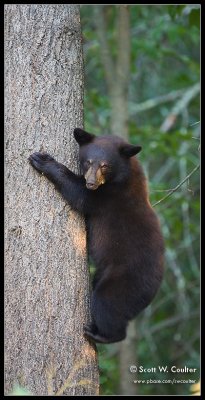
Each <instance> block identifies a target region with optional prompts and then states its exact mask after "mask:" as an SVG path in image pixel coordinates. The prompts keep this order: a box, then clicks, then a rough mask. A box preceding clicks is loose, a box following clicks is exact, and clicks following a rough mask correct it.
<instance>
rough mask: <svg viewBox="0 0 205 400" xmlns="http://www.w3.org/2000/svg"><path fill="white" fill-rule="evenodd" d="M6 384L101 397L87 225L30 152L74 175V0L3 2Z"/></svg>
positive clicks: (77, 92) (77, 116)
mask: <svg viewBox="0 0 205 400" xmlns="http://www.w3.org/2000/svg"><path fill="white" fill-rule="evenodd" d="M5 39H6V40H5V105H6V116H5V124H6V192H5V205H6V215H5V217H6V221H5V228H6V241H5V244H6V246H5V247H6V248H5V261H6V267H5V313H6V318H5V343H6V348H5V390H6V393H8V392H9V391H10V390H11V388H12V386H13V384H14V383H15V382H18V383H19V384H20V385H21V386H23V387H26V388H28V389H29V390H30V391H31V392H32V394H34V395H48V394H50V395H51V394H57V395H93V394H96V393H98V368H97V360H96V352H95V347H93V346H92V345H90V344H89V343H88V342H87V341H86V340H85V338H84V337H83V324H85V323H87V322H88V320H89V319H90V312H89V301H90V300H89V299H90V296H89V275H88V269H87V262H86V261H87V260H86V258H87V257H86V241H85V229H84V221H83V219H82V218H80V217H79V215H77V214H76V213H75V212H73V211H72V210H71V209H70V207H69V206H68V205H66V204H65V201H64V200H63V199H62V198H61V196H60V195H59V194H58V193H57V192H56V190H55V189H54V187H53V185H52V184H51V183H49V182H48V180H46V178H45V177H43V176H40V175H39V174H38V173H37V172H36V171H35V170H34V169H33V168H32V167H31V166H30V165H29V162H28V156H29V155H30V154H31V153H32V152H34V151H39V150H43V151H46V152H48V153H50V154H51V155H53V156H55V157H56V159H57V160H58V161H60V162H62V163H65V164H66V165H67V166H68V167H70V168H71V169H72V170H73V171H74V172H77V171H78V163H77V154H78V149H77V144H76V143H75V141H74V138H73V135H72V132H73V128H75V127H82V126H83V66H82V44H81V31H80V17H79V6H78V5H67V4H28V5H25V4H16V5H15V4H9V5H5Z"/></svg>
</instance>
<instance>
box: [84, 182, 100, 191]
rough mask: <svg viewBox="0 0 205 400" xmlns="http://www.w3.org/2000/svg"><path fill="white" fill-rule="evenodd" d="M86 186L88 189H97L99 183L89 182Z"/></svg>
mask: <svg viewBox="0 0 205 400" xmlns="http://www.w3.org/2000/svg"><path fill="white" fill-rule="evenodd" d="M86 187H87V189H91V190H95V189H97V187H98V185H96V183H92V182H87V183H86Z"/></svg>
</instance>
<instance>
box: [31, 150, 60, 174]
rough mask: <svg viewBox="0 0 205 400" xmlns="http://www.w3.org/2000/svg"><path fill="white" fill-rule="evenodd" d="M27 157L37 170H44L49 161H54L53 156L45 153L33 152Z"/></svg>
mask: <svg viewBox="0 0 205 400" xmlns="http://www.w3.org/2000/svg"><path fill="white" fill-rule="evenodd" d="M28 159H29V161H30V163H31V165H32V166H33V167H34V168H35V169H37V171H39V172H46V171H47V167H48V165H49V163H50V162H52V161H55V160H54V158H53V157H51V156H50V155H49V154H46V153H33V154H31V155H30V156H29V158H28Z"/></svg>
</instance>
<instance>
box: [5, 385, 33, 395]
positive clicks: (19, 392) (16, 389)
mask: <svg viewBox="0 0 205 400" xmlns="http://www.w3.org/2000/svg"><path fill="white" fill-rule="evenodd" d="M10 396H32V393H31V392H30V391H29V390H27V389H25V388H24V387H22V386H19V385H17V384H16V385H14V387H13V390H12V392H11V393H10Z"/></svg>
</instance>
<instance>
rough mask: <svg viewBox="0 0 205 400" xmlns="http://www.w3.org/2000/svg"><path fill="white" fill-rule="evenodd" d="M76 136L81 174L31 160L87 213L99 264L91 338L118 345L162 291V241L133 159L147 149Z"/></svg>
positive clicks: (43, 157) (46, 160)
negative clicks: (136, 317) (133, 323)
mask: <svg viewBox="0 0 205 400" xmlns="http://www.w3.org/2000/svg"><path fill="white" fill-rule="evenodd" d="M74 136H75V139H76V141H77V142H78V144H79V145H80V150H79V155H80V165H81V169H82V175H80V176H78V175H75V174H74V173H73V172H71V171H70V170H69V169H68V168H66V167H65V166H64V165H62V164H60V163H58V162H57V161H55V160H54V158H53V157H51V156H50V155H48V154H45V153H34V154H32V155H31V156H30V157H29V160H30V163H31V165H32V166H33V167H34V168H35V169H37V170H38V171H40V172H41V173H43V174H44V175H45V176H46V177H47V178H48V179H49V180H50V181H51V182H53V183H54V185H55V187H56V189H57V190H58V191H60V193H61V194H62V195H63V196H64V198H65V199H66V200H67V201H68V203H69V204H70V205H71V207H72V208H73V209H75V210H77V211H78V212H80V213H82V214H83V215H84V216H85V221H86V228H87V243H88V253H89V256H90V257H91V259H92V261H93V263H94V265H95V266H96V273H95V276H94V281H93V293H92V300H91V312H92V324H91V325H90V326H86V327H85V329H84V332H85V335H86V336H88V337H90V338H91V339H93V340H95V341H96V342H100V343H112V342H118V341H120V340H123V339H124V338H125V336H126V328H127V324H128V321H129V320H131V319H133V318H134V317H135V316H136V315H137V314H139V312H140V311H142V310H143V309H144V308H145V307H147V306H148V305H149V304H150V302H151V301H152V300H153V298H154V296H155V294H156V292H157V290H158V289H159V286H160V283H161V281H162V276H163V254H164V245H163V238H162V235H161V231H160V226H159V222H158V219H157V217H156V215H155V212H154V211H153V209H152V207H151V205H150V203H149V199H148V191H147V184H146V179H145V176H144V173H143V170H142V168H141V166H140V164H139V162H138V160H137V159H136V157H133V156H135V155H136V154H137V153H139V151H140V150H141V147H140V146H134V145H131V144H129V143H127V142H126V141H124V140H123V139H121V138H119V137H117V136H110V135H103V136H100V137H96V136H94V135H93V134H90V133H88V132H85V131H84V130H82V129H78V128H77V129H75V130H74Z"/></svg>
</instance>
